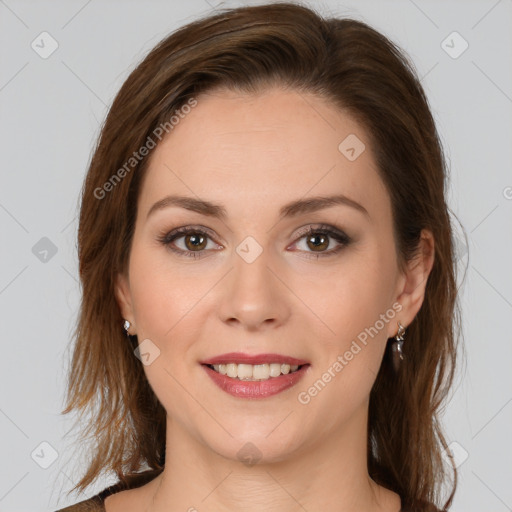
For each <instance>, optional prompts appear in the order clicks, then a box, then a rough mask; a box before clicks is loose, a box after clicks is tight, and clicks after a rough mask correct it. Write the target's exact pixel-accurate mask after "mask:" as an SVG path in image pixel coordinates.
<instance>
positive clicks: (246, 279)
mask: <svg viewBox="0 0 512 512" xmlns="http://www.w3.org/2000/svg"><path fill="white" fill-rule="evenodd" d="M233 267H234V268H233V269H232V270H231V272H229V274H228V275H227V276H226V278H225V282H224V285H223V289H222V292H221V298H220V304H219V310H218V312H219V316H220V318H221V320H222V321H223V322H225V323H227V324H229V325H231V326H233V327H238V328H240V329H245V330H247V331H258V330H264V329H275V328H277V327H279V326H281V325H283V324H285V323H286V321H287V320H288V318H289V317H290V291H289V290H288V288H287V287H286V286H285V285H284V284H283V281H285V279H283V277H282V276H281V277H279V275H278V274H279V272H277V271H276V270H275V269H273V268H271V266H269V261H268V258H267V257H266V251H263V252H262V253H261V254H260V255H259V256H258V257H257V258H256V260H255V261H252V262H251V263H248V262H247V261H245V260H244V259H243V258H242V257H240V256H239V255H238V254H236V253H234V254H233Z"/></svg>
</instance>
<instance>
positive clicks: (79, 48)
mask: <svg viewBox="0 0 512 512" xmlns="http://www.w3.org/2000/svg"><path fill="white" fill-rule="evenodd" d="M245 3H249V2H245ZM221 4H224V5H239V4H240V2H236V3H235V2H223V3H221V2H218V1H217V2H214V1H213V0H209V2H206V1H205V0H188V1H187V2H186V4H184V3H178V2H172V1H169V0H167V1H155V0H153V1H146V2H142V1H123V2H121V1H101V0H90V1H86V0H80V1H69V0H68V1H63V0H60V1H54V2H49V1H40V2H37V3H36V2H27V1H19V0H16V1H15V0H0V38H1V41H0V43H1V44H0V48H1V50H0V51H1V65H0V73H1V74H0V112H1V120H2V122H1V127H0V129H1V134H0V144H1V155H2V162H1V167H0V168H1V188H0V226H1V235H2V237H1V240H2V242H1V245H0V257H1V265H0V315H1V321H0V326H1V336H2V348H3V351H2V352H3V354H2V355H3V357H2V358H1V359H0V375H1V386H0V433H1V436H0V453H1V459H0V460H1V468H0V511H7V510H9V511H11V512H15V511H22V510H23V511H26V510H29V509H30V510H34V511H35V510H41V511H46V510H48V511H51V510H55V509H56V508H57V506H58V507H59V508H60V507H63V506H65V505H67V504H70V503H73V502H76V501H78V500H77V499H76V498H73V496H71V497H70V498H69V499H66V498H65V496H64V495H63V493H64V491H67V490H69V489H70V488H71V487H72V485H73V484H74V483H75V482H76V481H77V478H78V474H76V473H74V471H75V470H76V468H77V467H79V466H80V458H79V457H80V453H79V451H80V450H81V447H79V446H76V445H74V444H73V439H72V438H71V437H70V436H65V434H66V432H67V431H68V430H69V428H70V427H71V425H72V418H69V417H66V418H64V417H61V416H60V411H61V409H62V407H63V398H64V386H65V372H66V368H67V365H68V357H69V356H70V353H69V347H70V342H71V336H70V334H71V330H72V327H73V322H74V320H75V318H76V314H77V310H78V304H79V299H80V293H79V292H80V290H79V286H78V281H77V257H76V242H75V239H76V229H77V222H76V214H77V199H78V193H79V190H80V187H81V184H82V180H83V177H84V173H85V171H86V168H87V165H88V163H89V159H90V153H91V149H92V145H93V142H94V141H95V139H96V137H97V135H98V133H99V128H100V123H101V121H102V120H103V118H104V116H105V114H106V109H107V106H108V105H109V104H110V103H111V101H112V100H113V97H114V95H115V93H116V92H117V90H118V89H119V87H120V86H121V84H122V82H123V81H124V79H125V78H126V77H127V75H128V73H129V71H130V70H131V69H133V67H134V65H135V64H136V63H137V62H138V61H139V60H140V59H141V58H142V57H143V55H144V54H145V53H146V51H148V50H149V49H150V48H151V47H153V46H154V45H155V44H156V43H157V42H158V41H159V40H160V39H161V38H163V37H164V36H165V35H167V34H168V33H169V32H171V31H172V30H174V29H175V28H177V27H178V26H181V25H183V24H184V23H186V22H188V21H191V20H193V19H195V18H196V17H197V15H199V14H202V13H206V12H209V11H211V10H212V9H215V8H218V7H219V6H220V5H221ZM310 5H316V6H317V7H318V8H319V9H320V10H321V11H322V12H324V13H332V14H336V15H346V16H352V17H355V18H356V19H359V20H363V21H367V22H368V23H370V24H371V25H373V26H374V27H375V28H377V29H379V30H381V31H382V32H383V33H384V34H386V35H387V36H389V37H391V38H392V39H393V40H394V41H395V42H397V43H398V44H399V45H400V46H401V47H403V48H404V49H405V50H406V51H407V52H408V54H409V55H410V56H411V58H412V60H413V62H414V63H415V65H416V67H417V70H418V73H419V75H420V77H422V83H423V85H424V87H425V88H426V91H427V94H428V97H429V100H430V103H431V106H432V109H433V111H434V115H435V118H436V121H437V123H438V127H439V131H440V133H441V137H442V140H443V143H444V144H445V146H446V153H447V157H448V159H449V162H450V165H451V178H450V193H449V202H450V206H451V209H452V210H453V212H454V213H455V215H456V216H457V217H458V218H459V219H460V221H461V223H462V225H463V226H464V228H465V230H466V232H467V234H468V237H469V239H468V242H469V243H468V246H466V245H465V244H464V242H461V244H460V245H459V257H460V259H459V268H460V271H461V274H462V273H463V271H464V268H465V267H466V266H467V267H468V271H467V275H466V281H465V283H464V286H463V288H462V293H461V303H462V306H463V314H464V338H465V342H464V344H465V351H466V359H467V365H463V366H461V368H460V372H459V375H458V378H457V381H456V383H455V386H454V393H453V396H452V399H451V401H450V402H449V404H448V406H447V407H446V411H445V414H444V417H443V418H444V424H445V427H446V433H447V438H448V440H449V442H450V443H454V444H453V445H452V448H453V452H454V454H455V458H456V460H457V463H458V464H459V470H460V477H461V478H460V486H459V490H458V493H457V495H456V499H455V504H454V506H453V507H452V510H453V511H456V512H473V511H475V512H476V511H484V510H493V511H494V512H502V511H503V512H505V511H507V510H509V511H510V510H512V486H511V485H510V483H511V481H512V463H511V460H512V440H511V436H510V431H511V428H510V427H511V425H512V403H511V402H512V376H511V371H510V369H511V363H512V343H511V341H512V340H511V335H510V325H509V324H510V319H511V317H512V315H511V313H512V271H511V269H510V261H511V258H510V255H511V254H512V229H511V227H512V222H511V220H512V172H511V160H512V158H511V157H512V154H511V152H512V149H511V141H512V138H511V135H512V116H511V112H512V67H511V62H512V44H511V39H512V36H511V33H512V30H511V28H512V24H511V21H512V1H511V0H500V1H496V0H485V1H484V0H482V1H466V2H462V1H460V2H456V1H449V2H448V1H420V0H414V1H413V0H401V1H397V0H395V1H376V0H375V1H359V2H358V1H355V0H352V1H345V2H339V1H328V2H327V1H325V2H310ZM44 31H46V32H48V33H49V34H50V35H51V37H52V38H53V39H54V40H55V41H56V42H57V44H58V48H57V50H56V51H55V52H54V53H53V54H51V55H50V56H48V57H47V58H42V57H41V56H40V54H41V53H42V52H44V51H49V50H50V49H51V41H50V39H49V38H48V36H39V35H40V34H41V32H44ZM454 31H457V32H458V33H459V34H460V36H461V38H463V39H461V38H460V37H459V36H457V35H453V34H452V33H453V32H454ZM42 38H46V39H44V42H43V43H41V39H42ZM33 41H35V43H34V45H36V44H38V45H39V47H37V46H36V48H37V50H38V51H37V52H36V51H35V50H34V49H33V48H32V47H31V44H32V42H33ZM443 41H445V42H444V43H443ZM464 41H467V43H468V44H469V47H468V48H467V50H466V51H464V52H463V53H461V54H460V55H459V53H460V52H461V50H463V49H464V46H465V43H464ZM43 46H44V48H43ZM38 52H39V53H38ZM450 53H451V55H450ZM454 57H456V58H454ZM44 237H46V238H47V239H48V240H47V239H44V240H42V241H41V239H42V238H44ZM461 240H462V241H463V240H464V238H463V237H461ZM45 251H47V252H45ZM55 251H56V252H55ZM54 252H55V254H54ZM459 282H460V279H459ZM41 443H47V444H42V445H41ZM82 448H83V447H82ZM55 457H56V458H55ZM54 458H55V460H53V459H54ZM48 465H49V466H48ZM42 466H48V468H47V469H44V467H42ZM82 467H83V463H82ZM113 481H114V479H113V478H105V479H103V480H101V481H99V482H98V483H97V484H96V485H95V486H93V487H91V488H89V492H88V496H90V495H93V494H95V492H98V491H99V490H101V489H103V488H104V487H105V486H106V485H108V484H110V483H112V482H113ZM59 494H62V497H61V499H60V500H59ZM79 498H80V499H84V498H85V496H81V497H79Z"/></svg>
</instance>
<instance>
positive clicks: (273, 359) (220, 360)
mask: <svg viewBox="0 0 512 512" xmlns="http://www.w3.org/2000/svg"><path fill="white" fill-rule="evenodd" d="M229 363H236V364H252V365H256V364H265V363H267V364H270V363H280V364H289V365H298V366H300V365H303V364H309V363H308V362H307V361H305V360H304V359H297V358H295V357H289V356H284V355H282V354H255V355H251V354H244V353H243V352H229V353H228V354H221V355H218V356H215V357H211V358H209V359H205V360H204V361H201V364H229Z"/></svg>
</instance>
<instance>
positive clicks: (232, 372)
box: [212, 363, 299, 380]
mask: <svg viewBox="0 0 512 512" xmlns="http://www.w3.org/2000/svg"><path fill="white" fill-rule="evenodd" d="M212 366H213V369H214V370H215V371H216V372H219V373H220V374H222V375H227V376H228V377H231V378H233V379H234V378H238V379H240V380H268V379H269V378H270V377H279V376H280V375H286V374H288V373H292V372H295V371H297V369H298V368H299V365H297V364H292V365H289V364H284V363H283V364H279V363H270V364H256V365H252V364H236V363H229V364H214V365H212Z"/></svg>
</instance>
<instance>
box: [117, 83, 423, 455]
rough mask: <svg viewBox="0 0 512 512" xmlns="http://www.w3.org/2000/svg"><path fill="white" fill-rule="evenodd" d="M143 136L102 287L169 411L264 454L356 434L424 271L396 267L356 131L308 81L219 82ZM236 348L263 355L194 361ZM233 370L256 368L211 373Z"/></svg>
mask: <svg viewBox="0 0 512 512" xmlns="http://www.w3.org/2000/svg"><path fill="white" fill-rule="evenodd" d="M152 151H153V153H152V154H151V161H150V165H149V167H148V169H147V174H146V176H145V179H144V182H143V186H142V188H141V191H140V195H139V200H138V213H137V219H136V225H135V232H134V237H133V243H132V247H131V253H130V259H129V268H128V275H127V276H121V275H120V276H119V281H118V286H117V288H116V295H117V297H118V301H119V304H120V307H121V311H122V313H123V316H124V318H127V319H128V320H130V322H131V323H132V328H131V329H130V332H131V333H132V334H135V333H136V334H137V336H138V340H139V344H141V343H144V345H143V346H142V347H141V352H143V353H145V354H146V355H145V356H144V357H143V358H145V359H146V361H145V363H146V364H145V365H144V370H145V372H146V375H147V378H148V380H149V382H150V384H151V386H152V388H153V390H154V392H155V393H156V395H157V397H158V398H159V400H160V402H161V403H162V405H163V406H164V408H165V409H166V411H167V413H168V422H169V423H168V429H169V428H170V429H171V432H175V433H178V432H181V435H183V433H184V432H186V433H187V434H186V435H188V436H190V439H192V440H193V441H194V442H198V443H201V445H202V446H203V447H208V448H209V449H211V450H213V451H214V452H216V453H218V454H221V455H222V456H224V457H228V458H232V459H235V458H238V459H240V458H241V457H243V456H244V450H246V451H249V452H250V451H251V450H253V451H254V452H255V453H257V457H258V458H260V457H261V458H262V459H263V460H268V461H277V460H282V459H285V458H287V457H289V456H291V455H292V454H293V453H300V452H301V451H305V450H308V449H312V448H314V447H315V445H317V444H318V443H319V442H326V441H329V440H334V439H336V438H337V437H339V435H340V434H341V433H346V434H347V435H354V436H356V435H357V436H358V439H362V433H363V432H364V433H365V432H366V431H365V430H364V429H366V414H367V407H368V398H369V393H370V390H371V388H372V385H373V383H374V381H375V378H376V375H377V373H378V371H379V367H380V364H381V360H382V357H383V354H384V350H385V346H386V341H387V339H388V338H390V337H392V336H394V335H395V334H396V333H397V321H400V322H401V323H402V324H403V325H405V326H407V325H409V323H410V322H411V321H412V319H413V318H414V315H415V314H416V312H417V310H418V309H419V307H420V306H421V300H422V290H423V286H424V284H423V285H421V282H423V281H424V280H425V279H424V276H423V274H421V276H420V275H419V274H415V275H416V278H417V279H416V281H414V279H413V277H414V276H413V277H410V276H409V277H408V275H407V274H401V273H400V272H399V270H398V266H397V254H396V251H395V242H394V239H393V231H392V217H391V204H390V199H389V196H388V194H387V191H386V189H385V187H384V185H383V182H382V181H381V179H380V178H379V175H378V173H377V170H376V166H375V162H374V159H373V156H372V153H371V148H370V146H369V141H368V138H367V135H366V133H365V131H364V130H363V129H362V127H361V126H360V125H359V124H357V123H356V122H355V121H354V120H353V119H351V118H350V117H349V116H348V115H346V114H344V113H342V112H341V111H339V110H336V109H334V108H333V107H332V106H331V105H330V104H329V103H327V102H326V101H324V100H321V99H319V98H317V97H314V96H311V95H306V94H303V93H298V92H292V91H288V92H285V91H284V90H278V89H269V90H267V91H265V92H263V93H261V94H258V95H254V94H240V93H234V92H228V91H224V90H219V91H216V92H215V93H213V92H212V93H210V94H207V95H201V96H199V97H198V98H197V105H196V106H195V107H194V108H191V109H190V112H189V113H188V114H187V115H183V118H180V121H179V123H178V124H176V125H175V126H174V128H173V130H172V132H171V133H170V135H169V136H168V137H167V138H165V139H164V140H163V142H162V143H161V144H160V145H158V146H157V147H156V149H154V150H152ZM168 196H182V197H184V198H189V199H190V202H189V203H188V206H189V208H185V207H184V206H186V205H187V203H184V202H182V203H181V204H182V206H180V205H179V204H177V203H176V202H174V203H173V202H172V201H171V200H167V201H166V200H165V198H167V197H168ZM332 196H339V197H338V199H339V198H341V199H339V200H337V201H334V200H333V201H332V202H330V203H329V202H320V201H317V200H316V199H317V198H329V197H332ZM311 198H315V200H311ZM343 198H345V199H343ZM162 201H163V202H162ZM201 202H205V203H206V202H208V205H210V204H211V205H216V206H215V207H212V206H211V205H210V206H208V205H203V206H201V207H200V208H199V207H197V208H192V207H193V206H194V205H195V206H198V205H199V204H200V203H201ZM155 205H157V206H155ZM158 205H159V206H158ZM290 205H292V206H290ZM193 210H194V211H193ZM220 212H222V213H223V214H224V216H220ZM177 228H187V229H190V233H188V234H187V233H185V234H183V233H182V232H180V233H178V234H177V235H176V236H173V232H174V230H176V229H177ZM310 228H311V233H309V234H308V233H307V231H308V229H310ZM198 231H199V232H198ZM329 231H332V233H329ZM416 268H417V267H416ZM418 272H420V273H421V271H418ZM418 284H419V286H418ZM413 290H414V291H413ZM234 352H236V353H243V354H245V355H248V356H259V355H262V354H272V355H270V356H267V357H266V358H264V357H261V358H259V359H258V357H256V359H253V360H252V361H253V362H254V363H255V365H256V364H257V363H259V364H257V366H255V367H254V368H253V367H252V366H241V367H237V366H234V365H230V366H227V367H225V368H223V367H222V366H219V367H218V368H217V370H219V372H216V371H215V369H211V368H209V367H208V366H206V365H205V364H203V363H204V362H205V361H207V360H211V359H212V358H215V357H217V356H221V359H220V360H218V361H217V362H218V363H219V364H220V362H222V361H224V362H225V363H226V364H228V363H230V362H231V363H236V362H237V361H238V362H241V363H242V362H244V361H245V362H247V361H248V360H244V359H243V358H242V356H233V355H228V356H225V357H224V356H223V355H224V354H229V353H234ZM286 358H293V359H295V360H300V361H299V362H301V363H304V366H300V367H299V369H298V370H297V371H298V379H297V375H294V376H293V377H290V375H291V374H288V375H287V376H286V375H285V376H280V377H277V376H270V377H269V376H268V375H269V372H271V373H272V375H278V374H280V372H279V370H281V369H282V370H283V371H284V372H286V371H287V368H286V360H287V359H286ZM283 361H284V362H283ZM288 362H289V363H290V362H293V361H288ZM296 362H297V361H296ZM148 363H149V364H148ZM264 364H267V365H268V366H264ZM281 364H283V365H284V366H282V367H281V366H280V365H281ZM261 365H263V366H261ZM291 369H294V367H293V366H292V367H291ZM291 369H290V370H291ZM235 370H236V371H237V372H240V375H242V377H244V376H246V377H249V376H250V375H252V376H253V378H256V379H262V380H258V381H254V382H249V381H248V380H244V378H242V379H239V378H238V377H236V378H234V377H232V376H229V375H234V374H233V373H228V375H227V376H223V375H222V374H221V373H220V372H221V371H228V372H234V371H235ZM251 372H252V373H251ZM274 372H276V373H274ZM237 375H239V374H238V373H237ZM168 433H169V430H168ZM249 442H250V443H252V445H249V444H246V443H249ZM364 442H366V441H364ZM253 445H254V446H253ZM245 455H249V457H250V456H251V453H248V454H247V453H246V454H245ZM252 455H254V454H252Z"/></svg>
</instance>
